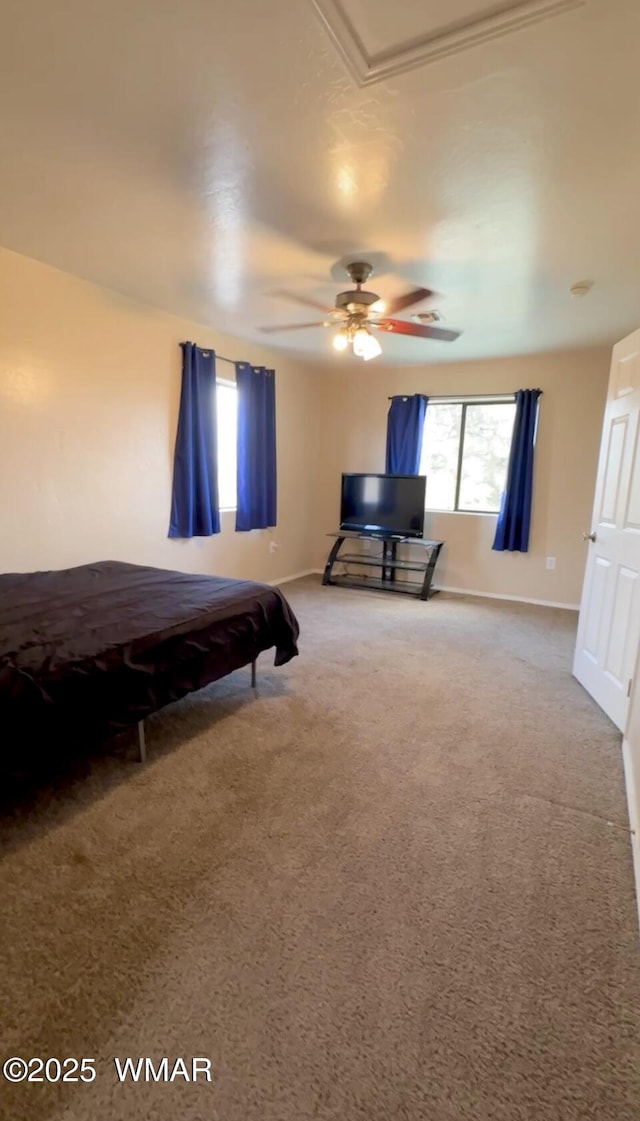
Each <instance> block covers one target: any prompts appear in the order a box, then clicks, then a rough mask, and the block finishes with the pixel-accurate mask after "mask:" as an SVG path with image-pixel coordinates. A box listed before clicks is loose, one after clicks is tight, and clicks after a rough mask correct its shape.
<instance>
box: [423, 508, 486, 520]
mask: <svg viewBox="0 0 640 1121" xmlns="http://www.w3.org/2000/svg"><path fill="white" fill-rule="evenodd" d="M425 514H447V515H449V516H450V515H454V516H455V517H459V516H462V517H464V518H497V517H498V511H497V510H430V509H429V508H426V509H425Z"/></svg>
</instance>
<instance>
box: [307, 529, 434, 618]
mask: <svg viewBox="0 0 640 1121" xmlns="http://www.w3.org/2000/svg"><path fill="white" fill-rule="evenodd" d="M327 536H328V537H334V538H335V542H334V544H333V546H332V548H331V551H330V553H329V556H328V557H327V563H326V564H325V567H324V575H323V577H322V583H323V584H335V585H338V586H340V587H344V588H370V589H374V590H376V591H385V592H399V593H401V594H403V595H412V596H415V597H417V598H418V599H422V600H425V599H430V598H431V596H433V595H435V594H436V593H435V592H434V591H433V590H432V588H431V584H432V581H433V574H434V571H435V567H436V563H437V560H438V557H439V556H440V550H441V549H442V546H443V544H444V542H443V541H430V540H428V539H426V538H423V537H401V536H399V535H397V534H393V535H392V534H386V535H385V534H381V533H366V532H362V533H359V532H355V531H349V530H346V529H341V530H338V532H337V533H329V534H327ZM362 540H366V541H379V542H380V543H381V545H382V550H381V552H380V553H379V554H377V555H376V556H373V555H372V554H371V553H355V552H348V551H346V552H343V553H341V552H340V550H341V548H342V546H343V545H344V543H345V541H346V542H349V541H362ZM398 545H407V546H409V547H415V548H416V549H418V548H421V550H422V555H420V556H419V555H417V554H415V555H414V557H412V558H411V559H409V560H399V559H398ZM347 550H348V545H347ZM336 564H342V565H345V566H347V565H348V566H350V567H356V568H360V569H361V570H363V569H364V571H359V572H341V573H334V571H333V568H334V565H336ZM367 569H371V570H374V571H375V569H378V570H379V574H376V575H370V574H369V573H368V572H367ZM398 572H407V573H415V574H416V576H419V578H418V579H408V580H396V574H397V573H398Z"/></svg>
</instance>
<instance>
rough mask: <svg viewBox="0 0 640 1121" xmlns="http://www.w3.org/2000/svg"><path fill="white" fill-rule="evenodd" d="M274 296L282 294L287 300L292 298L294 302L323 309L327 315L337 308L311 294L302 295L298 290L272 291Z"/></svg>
mask: <svg viewBox="0 0 640 1121" xmlns="http://www.w3.org/2000/svg"><path fill="white" fill-rule="evenodd" d="M271 295H272V296H282V297H283V299H285V300H292V301H293V303H294V304H302V306H303V307H312V308H315V309H316V311H323V312H324V313H325V314H326V315H329V313H330V312H332V311H335V308H332V307H329V306H328V305H327V304H321V303H320V301H319V300H314V299H313V298H312V297H311V296H300V295H298V293H297V292H283V291H281V290H278V291H277V292H272V293H271Z"/></svg>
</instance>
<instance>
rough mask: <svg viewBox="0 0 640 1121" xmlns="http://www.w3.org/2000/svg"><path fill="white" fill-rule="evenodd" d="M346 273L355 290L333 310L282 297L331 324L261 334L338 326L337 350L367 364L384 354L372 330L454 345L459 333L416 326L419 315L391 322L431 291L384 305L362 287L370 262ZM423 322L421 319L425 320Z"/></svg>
mask: <svg viewBox="0 0 640 1121" xmlns="http://www.w3.org/2000/svg"><path fill="white" fill-rule="evenodd" d="M346 271H347V274H348V276H349V279H350V280H351V282H352V284H354V285H355V288H349V289H348V290H347V291H345V292H339V293H338V295H337V296H336V301H335V306H334V307H332V308H329V307H326V306H325V305H324V304H321V303H319V302H318V301H317V300H314V299H312V298H310V297H308V296H296V295H294V294H293V293H288V292H282V293H280V295H283V296H287V297H288V298H289V299H291V300H294V301H295V302H296V303H300V304H303V305H304V306H305V307H314V308H317V309H318V311H321V312H323V314H324V315H326V316H331V318H330V319H329V320H322V321H321V322H319V323H290V324H287V325H285V326H283V327H263V328H262V330H263V331H267V332H269V333H270V334H271V333H274V332H278V331H295V330H300V329H303V328H307V327H333V326H336V325H339V329H338V331H337V332H336V334H335V335H334V337H333V340H332V342H333V346H334V349H335V350H346V349H347V347H348V346H349V345H351V347H352V348H353V353H354V354H355V355H357V356H358V357H359V358H362V359H364V361H365V362H368V361H370V359H371V358H377V357H378V355H379V354H382V347H381V346H380V343H379V342H378V340H377V338H376V337H375V335H374V334H373V333H372V328H373V329H374V330H376V331H388V332H392V333H394V334H397V335H412V336H413V337H414V338H421V339H437V340H439V341H440V342H453V341H454V339H457V338H458V337H459V334H460V332H459V331H450V330H445V329H444V328H442V327H433V326H429V325H428V324H427V323H424V322H419V323H418V322H415V320H416V319H417V318H418V317H417V316H416V315H413V316H412V319H413V320H414V322H411V323H410V322H408V321H407V320H406V319H395V318H391V317H392V316H394V315H396V314H397V313H398V312H400V311H404V310H405V309H406V308H409V307H412V306H413V305H414V304H418V303H420V302H421V301H422V300H426V299H428V298H429V297H431V296H433V295H434V293H433V292H431V291H430V289H429V288H414V289H412V291H410V292H405V294H404V295H402V296H395V297H393V298H392V299H390V300H387V301H385V302H384V303H383V301H382V300H381V299H380V297H379V296H378V294H377V293H376V292H369V291H367V290H366V289H364V288H363V287H362V285H363V284H366V282H367V280H368V279H369V277H370V276H371V272H372V268H371V265H370V264H369V263H368V262H367V261H352V262H351V263H350V264H348V265H346ZM437 317H438V316H437V312H436V313H432V314H431V316H430V318H431V321H432V322H433V320H435V319H436V318H437ZM420 318H421V319H422V317H420ZM425 318H427V316H425Z"/></svg>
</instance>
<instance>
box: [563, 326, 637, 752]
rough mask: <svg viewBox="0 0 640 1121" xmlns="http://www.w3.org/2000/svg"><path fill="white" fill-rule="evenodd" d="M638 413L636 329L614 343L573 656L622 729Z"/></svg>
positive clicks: (633, 606)
mask: <svg viewBox="0 0 640 1121" xmlns="http://www.w3.org/2000/svg"><path fill="white" fill-rule="evenodd" d="M639 418H640V331H635V332H634V333H633V335H629V337H628V338H627V339H623V340H622V342H619V343H617V345H616V346H615V347H614V348H613V359H612V362H611V376H610V379H609V392H608V395H607V405H606V410H605V416H604V426H603V429H602V444H601V446H600V459H599V462H598V475H597V478H596V495H595V502H594V507H593V517H592V520H591V526H590V527H589V528H588V530H587V532H588V533H589V534H590V537H586V542H585V548H588V550H589V555H588V559H587V567H586V572H585V579H584V587H583V590H582V603H581V605H580V621H579V624H578V638H577V643H576V652H575V659H574V663H573V672H574V674H575V676H576V677H577V678H578V681H579V682H580V683H581V684H582V685H584V687H585V689H586V690H587V692H588V693H590V694H591V696H592V697H593V698H594V700H595V701H597V702H598V704H599V705H600V706H601V708H603V709H604V711H605V712H606V713H607V715H608V716H610V717H611V719H612V720H613V722H614V724H616V725H617V727H618V728H620V731H622V732H624V730H625V726H626V722H627V713H628V710H629V697H630V695H631V687H632V679H633V675H634V673H635V668H636V660H637V655H638V648H639V646H640V446H639V440H640V424H639ZM585 536H586V535H585Z"/></svg>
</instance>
